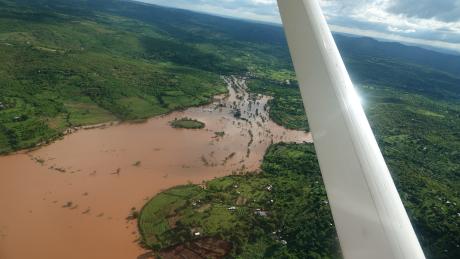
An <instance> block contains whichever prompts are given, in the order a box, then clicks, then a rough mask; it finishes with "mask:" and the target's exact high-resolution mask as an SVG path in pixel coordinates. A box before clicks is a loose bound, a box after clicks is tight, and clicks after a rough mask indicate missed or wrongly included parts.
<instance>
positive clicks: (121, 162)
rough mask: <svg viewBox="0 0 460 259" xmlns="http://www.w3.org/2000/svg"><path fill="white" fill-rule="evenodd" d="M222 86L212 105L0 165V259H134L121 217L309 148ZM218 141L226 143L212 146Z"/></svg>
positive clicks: (262, 99)
mask: <svg viewBox="0 0 460 259" xmlns="http://www.w3.org/2000/svg"><path fill="white" fill-rule="evenodd" d="M225 81H226V82H227V84H228V88H229V95H228V96H226V97H224V96H219V97H216V98H215V101H214V102H213V103H212V104H210V105H206V106H202V107H194V108H190V109H187V110H185V111H180V112H174V113H171V114H168V115H165V116H160V117H156V118H152V119H150V120H148V121H146V122H145V123H136V124H129V123H123V124H118V123H117V124H114V125H113V126H107V127H104V128H102V129H101V128H95V129H88V130H80V131H76V132H75V133H73V134H69V135H67V136H65V137H64V138H63V139H62V140H59V141H56V142H55V143H53V144H50V145H47V146H43V147H41V148H39V149H36V150H33V151H31V152H29V153H26V152H21V153H18V154H14V155H10V156H2V157H0V206H1V213H0V230H1V232H0V258H8V259H22V258H36V259H40V258H43V259H45V258H46V259H54V258H70V259H72V258H78V259H80V258H89V259H91V258H123V259H126V258H136V257H137V256H139V255H141V254H145V253H146V251H144V250H143V249H142V248H141V247H140V246H139V245H138V244H137V243H135V242H133V241H135V240H137V239H138V238H139V237H138V236H134V237H133V235H132V232H136V231H137V228H136V222H135V221H129V222H127V221H126V217H127V216H128V215H129V213H130V210H131V208H132V207H136V208H141V207H142V206H143V204H144V203H145V197H151V196H152V195H154V194H156V193H158V192H160V191H161V190H164V189H168V188H170V187H173V186H175V185H180V184H186V183H187V182H189V181H190V182H193V183H196V184H200V183H202V181H204V180H210V179H213V178H215V177H221V176H225V175H231V174H232V172H237V171H240V170H241V169H242V168H244V170H249V171H256V170H258V169H259V167H260V161H261V160H262V158H263V155H264V153H265V151H266V149H267V147H268V146H269V145H270V143H271V142H272V141H273V142H274V143H276V142H279V141H281V140H282V141H285V142H311V136H310V134H308V133H305V132H301V131H292V130H286V129H284V128H283V127H280V126H278V125H276V124H275V123H273V122H272V121H270V120H269V119H268V118H269V116H268V109H266V108H264V107H266V103H267V101H268V100H269V97H267V96H261V95H254V96H251V97H250V96H249V94H248V93H247V91H246V83H245V79H244V78H237V77H226V78H225ZM236 110H238V111H240V113H241V114H240V116H239V117H240V118H235V116H234V115H235V111H236ZM176 117H189V118H193V119H197V120H199V121H202V122H204V123H205V124H206V127H205V129H202V130H187V129H173V128H171V126H170V125H169V122H170V121H171V120H173V119H174V118H176ZM215 132H225V134H224V135H223V136H220V137H219V138H218V140H217V139H216V137H215V136H216V135H215ZM251 139H252V140H251ZM248 143H250V144H249V145H248ZM248 150H250V152H248ZM211 154H212V155H211ZM31 158H36V159H31ZM202 158H204V159H205V160H206V161H207V165H205V163H204V161H203V159H202ZM135 161H142V165H141V166H133V162H135ZM223 161H225V162H223ZM139 165H140V164H139ZM70 172H78V173H70ZM114 174H115V175H114ZM82 194H90V195H82ZM45 197H46V199H44V198H45ZM70 202H71V203H70ZM63 205H64V206H65V207H64V208H63ZM77 205H78V206H77ZM29 211H33V213H29ZM108 219H111V220H108Z"/></svg>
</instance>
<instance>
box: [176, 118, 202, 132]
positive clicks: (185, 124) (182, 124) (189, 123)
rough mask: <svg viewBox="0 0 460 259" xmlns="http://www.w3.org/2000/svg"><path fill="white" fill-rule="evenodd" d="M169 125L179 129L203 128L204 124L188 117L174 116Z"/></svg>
mask: <svg viewBox="0 0 460 259" xmlns="http://www.w3.org/2000/svg"><path fill="white" fill-rule="evenodd" d="M171 126H172V127H173V128H180V129H202V128H204V126H205V124H204V123H203V122H201V121H197V120H194V119H190V118H181V119H177V118H176V119H175V120H173V121H171Z"/></svg>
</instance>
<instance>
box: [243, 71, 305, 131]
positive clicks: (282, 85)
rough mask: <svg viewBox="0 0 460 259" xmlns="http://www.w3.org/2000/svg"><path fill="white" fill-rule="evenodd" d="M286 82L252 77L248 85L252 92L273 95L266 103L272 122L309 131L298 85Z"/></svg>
mask: <svg viewBox="0 0 460 259" xmlns="http://www.w3.org/2000/svg"><path fill="white" fill-rule="evenodd" d="M287 82H289V83H287ZM287 82H276V81H273V80H267V79H253V80H250V81H249V83H248V87H249V90H250V91H252V92H256V93H260V94H264V95H270V96H273V99H271V100H270V101H269V102H268V105H269V106H270V119H272V120H273V121H274V122H276V123H278V124H279V125H282V126H284V127H286V128H288V129H300V130H305V131H309V130H310V128H309V127H308V122H307V120H306V116H305V110H304V107H303V102H302V97H301V96H300V91H299V86H298V85H297V84H291V82H290V81H287Z"/></svg>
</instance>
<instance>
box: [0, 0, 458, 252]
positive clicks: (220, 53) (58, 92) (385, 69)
mask: <svg viewBox="0 0 460 259" xmlns="http://www.w3.org/2000/svg"><path fill="white" fill-rule="evenodd" d="M336 39H337V41H338V45H339V48H340V50H341V52H342V54H343V56H344V58H345V62H346V65H347V67H348V69H349V71H350V73H351V76H352V78H353V80H354V82H355V83H356V84H357V86H358V90H359V91H360V92H361V94H362V95H364V96H365V100H366V103H365V109H366V113H367V115H368V116H369V118H370V121H371V124H372V127H373V129H374V131H375V133H376V136H377V139H378V141H379V144H380V146H381V148H382V150H383V153H384V156H385V158H386V160H387V162H388V165H389V167H390V170H391V172H392V174H393V177H394V179H395V182H396V184H397V186H398V189H399V191H400V193H401V196H402V199H403V201H404V203H405V205H406V208H407V209H408V212H409V215H410V217H411V219H412V222H413V224H414V227H415V228H416V231H417V233H418V235H419V237H420V240H421V242H422V245H423V248H424V250H425V252H426V254H427V256H428V258H439V259H441V258H446V259H447V258H460V248H459V247H458V246H459V244H460V233H459V231H460V230H459V229H460V216H459V214H458V213H460V207H459V206H460V205H459V204H460V203H459V202H460V201H459V197H460V194H459V190H460V186H459V185H460V184H459V183H460V182H459V171H460V170H459V169H460V168H459V167H460V162H459V161H460V155H459V150H460V144H459V142H460V140H459V139H460V135H459V132H460V129H459V127H460V118H459V116H460V115H459V114H460V107H459V106H460V105H459V98H460V89H459V88H460V78H459V77H460V75H459V72H458V71H459V70H458V68H459V67H460V61H459V59H458V57H454V56H450V55H445V54H439V53H436V52H432V51H427V50H423V49H420V48H415V47H405V46H402V45H400V44H396V43H381V42H377V41H374V40H370V39H365V38H351V39H350V38H348V37H344V36H340V35H336ZM0 58H1V60H2V62H0V79H1V80H0V153H7V152H10V151H13V150H17V149H21V148H27V147H31V146H33V145H35V144H36V143H40V142H42V141H47V140H50V139H53V138H55V137H57V136H59V135H60V134H61V132H62V131H63V130H64V129H65V128H67V127H71V126H78V125H84V124H93V123H99V122H104V121H111V120H116V119H119V120H136V119H143V118H146V117H149V116H154V115H158V114H163V113H167V112H169V111H171V110H174V109H182V108H184V107H189V106H193V105H200V104H203V103H206V102H208V101H209V99H210V97H211V96H213V95H214V94H217V93H222V92H224V91H225V88H224V85H223V83H222V80H221V79H220V77H219V76H220V75H221V74H224V75H228V74H240V75H241V74H247V72H250V73H249V75H250V77H251V81H250V83H249V87H250V90H251V91H253V92H257V93H264V94H270V95H272V96H273V97H274V100H272V101H271V102H270V104H269V105H270V106H271V112H270V116H271V118H272V119H273V120H274V121H276V122H277V123H279V124H281V125H284V126H286V127H290V128H298V129H308V125H307V123H306V122H305V121H306V120H305V116H304V113H303V110H302V105H301V99H300V95H299V91H298V89H297V82H296V80H295V76H294V73H293V71H292V65H291V63H290V58H289V53H288V49H287V46H286V43H285V39H284V36H283V32H282V28H281V27H277V26H271V25H266V24H257V23H249V22H245V21H236V20H230V19H224V18H219V17H212V16H208V15H203V14H198V13H191V12H187V11H182V10H174V9H168V8H162V7H156V6H149V5H144V4H139V3H133V2H127V1H116V0H93V1H84V0H81V1H77V0H16V1H12V0H0ZM286 80H289V82H288V81H286ZM304 148H305V149H308V148H306V147H303V146H283V145H278V146H275V147H272V148H271V150H270V152H269V154H268V155H267V156H266V159H265V162H264V173H263V174H261V175H257V176H254V175H251V176H234V177H229V178H224V179H222V180H216V181H214V182H213V183H214V184H215V185H217V186H223V185H222V184H224V183H225V182H226V181H229V182H239V185H240V186H246V187H247V188H251V189H253V190H254V195H255V193H262V194H266V195H275V194H276V192H277V190H276V189H274V190H275V191H274V192H271V193H265V192H262V191H260V190H259V189H258V188H260V186H252V185H251V183H252V182H255V183H257V182H258V181H260V182H261V183H265V182H264V181H265V180H267V179H268V180H267V181H273V182H274V183H275V182H276V181H277V179H278V180H280V181H285V182H286V184H293V185H292V192H293V193H295V192H299V193H298V195H299V197H303V198H304V199H305V202H304V201H303V200H302V201H300V200H298V202H296V203H292V204H289V206H288V207H281V206H287V203H280V204H279V205H276V202H277V200H279V201H280V202H281V201H282V200H283V199H284V198H283V197H281V196H279V197H277V198H276V199H274V201H275V204H274V205H273V206H275V205H276V206H280V207H276V208H277V209H278V210H281V209H280V208H284V211H283V213H284V214H283V215H285V216H286V218H285V219H284V220H285V222H286V223H284V224H285V225H287V224H288V223H289V224H291V223H292V222H293V221H294V220H299V221H300V220H305V221H307V220H308V219H309V216H306V217H305V218H304V217H303V216H298V215H301V214H299V213H300V212H299V211H302V210H303V211H307V212H309V213H308V214H306V215H312V214H310V212H312V213H313V212H317V213H320V214H318V219H312V220H313V221H312V222H316V221H315V220H319V219H320V218H323V220H321V222H327V221H328V220H329V217H330V216H329V214H327V213H325V212H324V211H323V210H324V209H325V208H326V207H325V206H323V205H321V204H319V203H317V201H312V200H310V198H311V199H313V197H317V198H318V200H319V201H322V198H320V197H324V196H322V195H324V192H323V191H321V192H320V194H318V195H316V194H315V195H313V194H312V195H311V196H308V195H307V194H306V193H300V192H303V191H305V192H307V191H308V190H309V189H310V188H313V187H311V184H313V182H311V181H313V179H314V177H318V176H314V177H313V175H315V173H313V171H311V172H307V171H301V168H300V167H299V168H297V169H296V168H294V167H290V166H291V165H290V164H289V163H286V164H282V165H279V166H273V168H272V169H269V168H267V165H269V164H272V165H275V164H276V163H271V162H270V158H271V157H272V159H273V160H274V161H276V157H278V156H279V157H281V158H282V157H284V156H287V157H291V156H292V157H296V155H295V154H296V152H297V151H295V150H298V149H300V150H303V149H304ZM276 150H281V151H279V152H277V151H276ZM294 151H295V152H294ZM304 151H305V150H304ZM304 151H301V152H300V151H299V154H300V153H302V152H303V153H308V152H306V151H305V152H304ZM303 155H305V154H302V156H303ZM298 160H299V161H298V162H299V163H300V162H302V163H311V164H308V166H309V167H308V168H307V169H308V170H316V169H315V168H316V167H315V166H316V165H313V164H315V163H313V161H314V158H313V157H312V156H310V155H305V157H304V158H303V160H304V161H303V160H302V159H298ZM280 161H286V160H284V159H283V160H280ZM296 163H297V162H295V163H294V162H293V164H296ZM307 169H302V170H307ZM275 174H279V175H278V176H276V179H275V176H274V175H275ZM316 174H317V173H316ZM285 176H286V177H287V178H290V177H292V179H297V178H296V177H298V178H299V181H301V182H304V183H306V182H305V181H307V180H308V184H306V185H305V186H307V187H308V186H310V187H308V190H307V189H303V187H300V185H299V187H296V185H295V181H290V180H286V179H287V178H284V177H285ZM245 177H247V178H250V180H251V181H246V182H244V181H243V180H241V179H245ZM301 178H302V179H301ZM304 178H305V179H304ZM282 179H285V180H282ZM310 179H311V180H310ZM283 183H284V182H283ZM319 183H321V181H319ZM219 184H221V185H219ZM211 185H212V184H211ZM288 186H289V185H288ZM246 187H245V188H246ZM219 188H220V187H219ZM219 188H217V189H215V190H214V191H212V189H211V188H210V189H208V190H205V191H203V190H199V189H198V191H199V193H203V195H209V196H210V197H211V198H212V197H214V196H219V195H222V196H225V197H227V196H228V199H227V198H225V199H224V198H222V201H226V202H227V201H228V202H229V203H232V202H234V200H233V199H234V197H233V196H232V195H233V194H232V193H233V190H232V189H227V188H224V187H222V188H221V191H219ZM289 188H291V187H289ZM318 188H320V187H318ZM321 188H322V187H321ZM192 189H193V188H192ZM211 191H212V192H211ZM248 193H249V194H247V195H252V194H251V192H248ZM197 195H198V194H197ZM200 195H201V194H200ZM276 195H278V194H276ZM279 195H282V194H279ZM286 195H287V194H286ZM302 195H304V196H302ZM293 197H296V196H295V195H293ZM212 199H214V198H212ZM315 199H316V198H315ZM210 201H213V202H214V201H217V200H210ZM178 202H179V201H178ZM184 202H185V201H184ZM213 204H214V203H213ZM213 204H211V205H213ZM226 205H227V204H226ZM255 205H259V204H255ZM248 206H249V205H248ZM315 206H316V207H315ZM318 206H323V207H321V208H320V209H318ZM241 207H244V206H241ZM267 208H270V212H271V214H270V217H267V218H265V217H262V219H260V218H256V217H255V216H254V215H253V214H251V213H250V212H251V210H250V209H248V208H247V207H246V210H242V211H243V213H246V214H245V215H248V217H247V219H242V220H241V221H240V220H238V222H240V223H241V224H242V226H250V227H251V228H252V226H253V225H248V224H249V223H247V222H248V221H247V220H250V219H253V218H256V219H257V220H261V221H256V223H257V224H259V222H267V227H266V229H265V228H263V227H260V228H259V227H253V229H254V233H259V234H260V236H259V237H258V236H255V234H251V235H250V236H252V237H253V239H251V240H249V239H243V240H239V241H238V239H235V240H232V241H233V242H235V243H236V244H239V246H235V247H234V248H232V249H234V250H232V253H233V254H237V253H239V252H242V251H247V253H250V252H251V251H252V252H254V251H259V250H257V249H259V248H260V251H262V250H263V251H265V252H267V255H269V254H270V253H271V252H270V251H273V253H271V254H273V255H275V254H276V253H288V254H291V255H294V256H296V257H301V258H304V257H305V256H306V254H307V253H308V252H311V253H312V254H311V257H313V258H315V257H314V256H313V255H314V253H317V254H320V255H322V257H325V258H327V254H328V253H330V252H331V251H335V250H334V249H332V248H331V247H333V245H331V244H332V243H328V242H329V241H328V240H333V239H334V238H335V236H334V235H333V234H332V233H330V232H328V229H327V228H323V226H321V225H318V226H319V227H316V226H315V225H308V222H301V224H304V226H311V228H308V229H298V228H295V227H292V229H287V230H286V231H288V230H289V231H299V232H298V235H299V240H306V239H312V240H316V239H315V238H317V237H320V236H321V237H322V238H323V239H324V242H326V243H322V241H321V240H319V241H318V242H313V241H312V242H310V241H306V243H296V241H295V240H294V241H293V240H287V239H286V241H288V244H287V245H286V246H285V247H284V248H280V246H279V244H280V243H278V242H276V241H275V240H274V239H273V238H272V236H271V235H270V233H269V234H268V235H265V234H264V233H267V232H270V231H269V230H271V229H272V226H271V225H269V223H270V222H271V223H273V224H278V223H279V222H280V221H279V220H280V217H282V216H280V215H281V214H277V213H278V212H279V213H281V212H280V211H277V210H275V209H274V208H275V207H267ZM182 211H183V212H184V213H188V212H187V209H186V208H184V210H182ZM188 211H189V212H190V213H192V212H193V210H191V209H190V208H189V210H188ZM303 211H302V212H303ZM211 212H212V210H211ZM217 212H219V210H217ZM226 212H228V211H226ZM238 212H239V210H238ZM155 213H156V212H155ZM158 213H165V212H158ZM168 213H169V212H168ZM192 214H193V213H192ZM192 214H190V217H191V218H193V217H194V216H193V215H195V214H193V215H192ZM160 215H162V214H160ZM187 215H189V214H187ZM187 215H185V216H184V217H183V218H184V220H185V221H184V222H185V223H187V219H190V218H188V216H187ZM231 215H233V214H231ZM296 215H297V216H298V217H296ZM233 216H234V217H237V216H238V215H233ZM209 217H218V215H213V214H210V215H209ZM158 220H159V219H158ZM245 220H246V221H245ZM225 222H228V221H223V222H222V224H224V223H225ZM271 223H270V224H271ZM187 224H188V223H187ZM225 224H226V223H225ZM257 224H255V225H254V226H259V225H257ZM264 224H265V223H264ZM299 224H300V223H299ZM277 226H278V225H277ZM290 226H291V225H290ZM206 227H207V228H209V229H211V228H212V226H206ZM227 227H228V226H225V225H224V226H222V229H223V230H221V232H222V231H224V230H225V229H228V228H227ZM209 229H208V230H209ZM214 229H215V228H214ZM236 231H239V230H238V229H236ZM242 231H246V232H245V233H252V232H251V231H247V230H246V229H243V230H242ZM256 231H264V232H256ZM301 231H306V233H304V232H301ZM309 231H313V232H315V231H317V233H314V234H315V235H311V233H309ZM323 231H324V232H323ZM187 233H188V232H187ZM203 233H206V232H203ZM211 233H212V231H211ZM222 233H223V232H222ZM285 233H287V235H286V234H285V236H283V238H292V236H291V235H294V234H292V232H285ZM296 233H297V232H296ZM321 233H326V234H325V235H326V236H322V235H323V234H321ZM327 233H329V234H327ZM224 234H225V233H224ZM296 235H297V234H296ZM302 235H305V239H304V238H301V237H302ZM231 237H232V236H231V235H230V236H225V235H224V236H223V237H220V238H222V239H226V240H228V239H230V238H231ZM235 238H236V237H235ZM246 238H248V237H246ZM167 240H168V239H164V240H163V239H162V240H160V242H162V243H161V244H162V245H165V246H166V245H168V244H171V243H168V242H169V241H167ZM147 241H148V240H147ZM331 242H332V241H331ZM147 244H149V243H148V242H147ZM150 244H152V243H150ZM251 244H253V245H254V244H257V247H251ZM272 246H273V247H274V248H273V249H272V250H270V249H271V248H270V247H272ZM237 247H240V249H243V250H241V251H238V250H237ZM321 249H323V250H321ZM320 250H321V251H320ZM245 256H246V254H244V255H242V256H241V257H245ZM330 256H335V255H334V254H333V253H331V254H330ZM316 257H318V256H316ZM307 258H308V256H307Z"/></svg>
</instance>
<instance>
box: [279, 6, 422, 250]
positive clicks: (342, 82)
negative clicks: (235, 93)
mask: <svg viewBox="0 0 460 259" xmlns="http://www.w3.org/2000/svg"><path fill="white" fill-rule="evenodd" d="M278 5H279V8H280V12H281V16H282V21H283V24H284V28H285V33H286V36H287V39H288V44H289V48H290V51H291V56H292V59H293V63H294V67H295V71H296V74H297V78H298V81H299V85H300V90H301V92H302V98H303V101H304V105H305V108H306V111H307V116H308V121H309V124H310V127H311V129H312V134H313V139H314V143H315V148H316V151H317V154H318V160H319V163H320V168H321V173H322V175H323V179H324V182H325V185H326V190H327V195H328V198H329V202H330V205H331V209H332V214H333V217H334V222H335V225H336V229H337V233H338V236H339V240H340V244H341V247H342V253H343V255H344V257H345V258H352V259H380V258H382V259H384V258H385V259H393V258H394V259H403V258H404V259H422V258H425V256H424V254H423V251H422V249H421V247H420V244H419V242H418V240H417V236H416V235H415V232H414V230H413V228H412V225H411V223H410V221H409V218H408V216H407V213H406V211H405V209H404V206H403V204H402V201H401V199H400V197H399V195H398V192H397V190H396V187H395V185H394V182H393V179H392V178H391V175H390V172H389V171H388V167H387V165H386V164H385V161H384V159H383V156H382V154H381V152H380V149H379V147H378V145H377V142H376V140H375V137H374V134H373V133H372V130H371V127H370V125H369V122H368V121H367V118H366V115H365V114H364V111H363V108H362V107H361V104H360V100H359V96H358V95H357V93H356V91H355V89H354V87H353V84H352V82H351V80H350V77H349V75H348V72H347V70H346V68H345V65H344V63H343V61H342V58H341V56H340V53H339V51H338V49H337V46H336V44H335V42H334V39H333V37H332V34H331V32H330V30H329V27H328V25H327V23H326V20H325V18H324V16H323V14H322V11H321V8H320V6H319V3H318V1H317V0H278Z"/></svg>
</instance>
